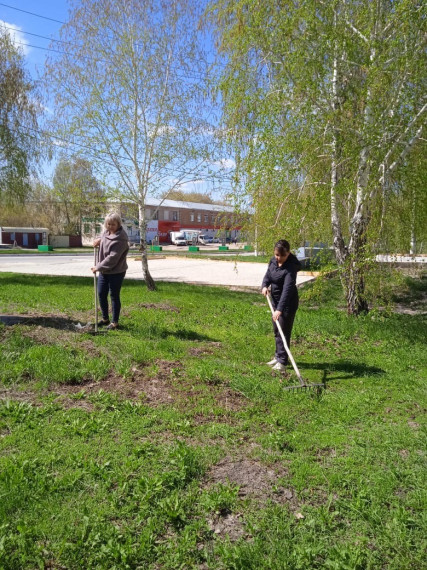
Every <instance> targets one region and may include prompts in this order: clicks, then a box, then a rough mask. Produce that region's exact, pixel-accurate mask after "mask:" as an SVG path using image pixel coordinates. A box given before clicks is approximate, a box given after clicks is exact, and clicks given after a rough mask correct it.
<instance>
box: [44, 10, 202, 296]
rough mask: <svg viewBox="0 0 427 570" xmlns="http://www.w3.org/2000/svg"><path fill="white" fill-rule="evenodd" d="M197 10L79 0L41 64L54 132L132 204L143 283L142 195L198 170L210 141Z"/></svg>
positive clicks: (192, 176)
mask: <svg viewBox="0 0 427 570" xmlns="http://www.w3.org/2000/svg"><path fill="white" fill-rule="evenodd" d="M198 11H199V9H198V5H197V4H196V3H195V2H194V3H193V2H192V1H191V0H159V1H156V2H140V1H139V0H125V1H123V0H82V1H81V2H80V3H79V4H78V5H77V7H76V8H75V9H74V11H73V12H72V13H71V17H70V20H69V22H68V23H67V24H66V25H65V26H63V28H62V31H61V39H62V40H63V41H64V42H66V43H64V44H61V50H63V51H64V52H65V53H64V54H63V55H62V56H61V57H59V58H58V59H55V60H52V61H51V62H50V64H49V65H48V71H47V84H48V85H49V86H50V88H51V89H53V92H54V95H55V98H56V115H57V122H56V129H57V132H59V133H61V135H60V136H62V137H63V138H64V139H67V140H68V141H70V142H71V143H74V144H78V145H79V147H78V151H79V154H80V155H82V156H85V157H87V158H88V159H89V160H91V161H92V162H93V164H94V165H96V166H97V168H98V169H99V170H100V171H102V172H103V173H104V174H105V175H106V176H107V178H108V182H109V183H110V185H111V186H113V185H115V186H116V187H117V188H119V190H120V192H121V195H122V196H124V197H125V198H127V199H129V200H132V201H134V202H135V203H136V204H137V205H138V209H139V223H140V235H141V246H142V247H141V249H142V270H143V274H144V278H145V282H146V284H147V286H148V288H149V289H154V288H155V284H154V281H153V279H152V277H151V275H150V273H149V270H148V263H147V255H146V243H145V239H146V238H145V236H146V227H147V221H148V220H147V219H146V212H145V202H146V198H147V195H151V196H160V195H161V193H162V192H164V191H165V190H174V189H175V188H178V187H179V186H180V185H181V184H182V183H183V182H186V181H190V180H193V179H197V178H200V173H201V172H202V171H204V170H206V162H205V160H206V159H207V158H208V157H209V146H210V144H211V142H212V128H211V127H210V125H209V123H208V121H207V119H206V110H205V106H204V104H205V93H204V89H203V83H204V82H203V79H204V74H205V73H206V66H205V65H204V55H203V53H202V50H201V47H200V46H201V45H202V43H201V42H199V36H200V34H199V32H198V29H197V13H198ZM76 148H77V147H76Z"/></svg>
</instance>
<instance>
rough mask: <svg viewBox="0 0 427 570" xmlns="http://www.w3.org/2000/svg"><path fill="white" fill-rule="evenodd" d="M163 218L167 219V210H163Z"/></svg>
mask: <svg viewBox="0 0 427 570" xmlns="http://www.w3.org/2000/svg"><path fill="white" fill-rule="evenodd" d="M163 219H164V220H165V221H166V222H167V221H168V220H169V210H163Z"/></svg>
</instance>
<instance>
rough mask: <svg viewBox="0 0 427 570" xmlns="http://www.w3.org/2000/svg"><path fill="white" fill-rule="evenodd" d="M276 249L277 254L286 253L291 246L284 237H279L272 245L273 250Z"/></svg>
mask: <svg viewBox="0 0 427 570" xmlns="http://www.w3.org/2000/svg"><path fill="white" fill-rule="evenodd" d="M276 249H277V251H278V252H279V255H286V254H287V253H288V252H289V251H290V250H291V246H290V245H289V242H288V241H286V240H285V239H279V241H278V242H276V244H275V246H274V251H276Z"/></svg>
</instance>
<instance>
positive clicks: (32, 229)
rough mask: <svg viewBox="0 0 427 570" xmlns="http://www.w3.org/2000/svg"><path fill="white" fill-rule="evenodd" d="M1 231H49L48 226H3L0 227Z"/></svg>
mask: <svg viewBox="0 0 427 570" xmlns="http://www.w3.org/2000/svg"><path fill="white" fill-rule="evenodd" d="M0 230H1V231H2V232H49V231H50V230H49V228H5V227H4V226H1V227H0Z"/></svg>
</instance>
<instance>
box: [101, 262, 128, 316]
mask: <svg viewBox="0 0 427 570" xmlns="http://www.w3.org/2000/svg"><path fill="white" fill-rule="evenodd" d="M125 275H126V271H125V272H124V273H110V274H109V273H104V274H103V273H100V274H99V277H98V298H99V306H100V307H101V312H102V318H103V319H104V320H105V321H108V319H109V317H108V293H110V297H111V308H112V311H113V319H112V320H113V323H118V322H119V316H120V309H121V306H122V304H121V302H120V289H121V288H122V283H123V279H124V278H125Z"/></svg>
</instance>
